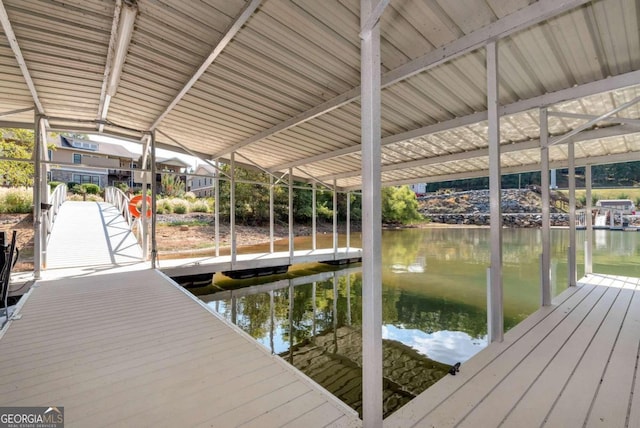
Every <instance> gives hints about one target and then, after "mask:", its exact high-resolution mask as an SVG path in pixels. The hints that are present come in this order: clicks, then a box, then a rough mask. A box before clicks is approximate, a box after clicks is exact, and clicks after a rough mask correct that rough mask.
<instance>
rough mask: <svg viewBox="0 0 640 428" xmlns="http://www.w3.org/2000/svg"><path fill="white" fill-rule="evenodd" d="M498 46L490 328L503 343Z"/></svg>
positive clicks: (492, 338)
mask: <svg viewBox="0 0 640 428" xmlns="http://www.w3.org/2000/svg"><path fill="white" fill-rule="evenodd" d="M498 102H499V98H498V48H497V45H496V42H491V43H489V44H488V45H487V107H488V108H487V111H488V117H489V196H490V214H491V215H490V234H491V266H490V267H489V271H488V275H487V276H488V280H489V283H488V284H487V324H488V325H487V331H488V334H489V343H491V342H502V339H503V336H504V322H503V312H502V212H501V207H500V199H501V189H500V117H499V116H498Z"/></svg>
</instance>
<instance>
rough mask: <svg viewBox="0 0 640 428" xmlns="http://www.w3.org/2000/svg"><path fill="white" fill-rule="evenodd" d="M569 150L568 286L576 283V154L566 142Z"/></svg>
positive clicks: (572, 147)
mask: <svg viewBox="0 0 640 428" xmlns="http://www.w3.org/2000/svg"><path fill="white" fill-rule="evenodd" d="M568 152H569V171H568V176H569V177H568V178H569V286H570V287H573V286H575V285H576V284H577V283H578V278H577V268H576V162H575V159H576V156H575V147H574V144H573V143H569V144H568Z"/></svg>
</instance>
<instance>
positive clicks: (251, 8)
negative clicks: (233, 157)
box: [149, 0, 262, 158]
mask: <svg viewBox="0 0 640 428" xmlns="http://www.w3.org/2000/svg"><path fill="white" fill-rule="evenodd" d="M261 1H262V0H251V1H250V2H249V3H247V4H246V5H245V7H244V9H242V11H241V12H240V14H239V15H238V17H237V18H236V19H235V20H234V21H233V23H232V24H231V25H230V26H229V28H227V30H226V31H225V33H224V35H223V36H222V38H221V39H220V41H219V42H218V44H217V45H216V47H215V48H213V51H211V53H210V54H209V56H208V57H207V58H206V59H205V60H204V62H203V63H202V65H200V67H199V68H198V70H197V71H196V72H195V73H194V74H193V76H191V79H189V81H188V82H187V83H186V84H185V85H184V87H183V88H182V89H181V90H180V92H178V95H176V97H175V98H174V99H173V101H171V103H169V105H168V106H167V108H166V109H165V110H164V111H163V112H162V113H161V114H160V115H159V116H158V117H157V118H156V120H154V121H153V123H152V124H151V126H150V127H149V129H150V130H154V129H156V128H157V127H158V125H159V124H160V122H162V120H163V119H164V118H165V117H166V116H167V115H168V114H169V113H170V112H171V111H172V110H173V109H174V108H175V106H176V105H177V104H178V103H179V102H180V100H181V99H182V98H183V97H184V96H185V95H186V94H187V92H189V90H190V89H191V88H192V87H193V85H195V84H196V82H197V81H198V80H199V79H200V77H201V76H202V75H203V74H204V73H205V72H206V71H207V69H208V68H209V66H210V65H211V64H213V61H215V59H216V58H217V57H218V55H220V53H221V52H222V51H223V50H224V48H226V47H227V45H228V44H229V42H231V40H233V38H234V37H235V35H236V34H237V33H238V31H240V29H241V28H242V26H243V25H244V24H245V23H246V22H247V20H248V19H249V18H250V17H251V15H253V12H255V10H256V9H257V8H258V6H260V2H261ZM227 153H229V152H227ZM225 154H226V153H225ZM219 157H220V156H213V158H219Z"/></svg>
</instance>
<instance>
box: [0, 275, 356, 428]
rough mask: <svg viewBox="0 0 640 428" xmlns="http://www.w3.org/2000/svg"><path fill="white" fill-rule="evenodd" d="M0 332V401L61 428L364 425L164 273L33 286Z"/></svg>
mask: <svg viewBox="0 0 640 428" xmlns="http://www.w3.org/2000/svg"><path fill="white" fill-rule="evenodd" d="M17 318H18V319H16V320H13V321H11V322H10V323H9V324H8V326H7V327H5V329H4V330H3V332H2V333H0V370H1V373H2V374H1V376H0V403H2V405H3V406H49V405H54V406H64V408H65V419H66V420H65V422H66V426H69V427H73V426H80V427H83V426H91V427H99V426H106V425H109V426H140V427H142V426H167V427H168V426H172V427H173V426H180V427H187V426H216V427H229V426H241V425H242V426H256V427H258V426H259V427H272V426H292V427H300V426H303V427H315V426H318V427H320V426H336V427H339V426H360V425H361V422H360V420H359V419H358V416H357V414H356V413H355V411H353V410H352V409H350V408H349V407H347V406H346V405H345V404H343V403H341V402H340V401H339V400H337V399H336V398H335V397H333V396H331V395H330V394H329V393H328V392H326V391H324V390H323V389H322V388H320V387H319V386H317V385H316V384H315V383H313V382H312V381H310V380H309V379H308V378H307V377H306V376H304V375H302V374H301V373H299V372H298V371H297V370H295V369H294V368H292V367H291V366H289V365H288V364H287V363H285V362H284V361H283V360H281V359H280V358H278V357H275V356H272V355H270V354H269V353H268V351H267V350H266V349H264V348H263V347H261V345H259V344H258V343H257V342H255V340H253V339H252V338H250V337H249V336H247V335H246V334H245V333H243V332H242V331H241V330H239V329H238V328H236V327H234V326H232V325H230V324H228V323H227V322H226V321H224V320H222V319H221V318H220V317H219V316H217V315H215V314H214V313H213V312H211V311H210V310H209V309H208V308H207V307H206V305H204V304H203V303H201V302H200V301H199V300H197V299H196V298H194V297H193V296H191V295H190V294H189V293H187V292H185V291H184V290H183V289H182V288H181V287H178V286H176V285H175V283H173V282H172V281H171V280H170V279H168V278H167V277H166V276H164V275H163V274H162V273H160V272H157V271H154V270H143V271H135V272H126V273H113V274H108V275H95V276H90V277H81V278H71V279H61V280H52V281H40V282H39V283H38V284H37V286H36V287H34V288H32V290H31V291H30V294H29V295H28V296H27V298H26V299H24V300H23V302H22V303H21V305H20V307H19V309H18V312H17Z"/></svg>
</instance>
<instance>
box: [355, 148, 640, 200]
mask: <svg viewBox="0 0 640 428" xmlns="http://www.w3.org/2000/svg"><path fill="white" fill-rule="evenodd" d="M632 160H634V159H630V158H629V153H628V152H625V153H616V154H613V155H603V156H592V157H586V158H576V160H575V165H576V167H583V166H587V165H603V164H610V163H623V162H630V161H632ZM566 167H567V161H554V162H551V163H550V164H549V168H550V169H562V168H566ZM535 171H540V163H539V162H537V163H532V164H527V165H518V166H511V167H504V168H501V172H502V175H509V174H518V173H522V172H535ZM488 176H489V170H488V169H483V170H478V171H469V172H460V173H453V174H443V175H435V176H427V177H415V178H411V179H410V180H390V181H383V182H382V186H383V187H389V186H401V185H405V184H415V183H439V182H442V181H452V180H465V179H468V178H481V177H488ZM383 180H384V177H383ZM344 190H345V191H354V190H359V187H358V186H347V187H344Z"/></svg>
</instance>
